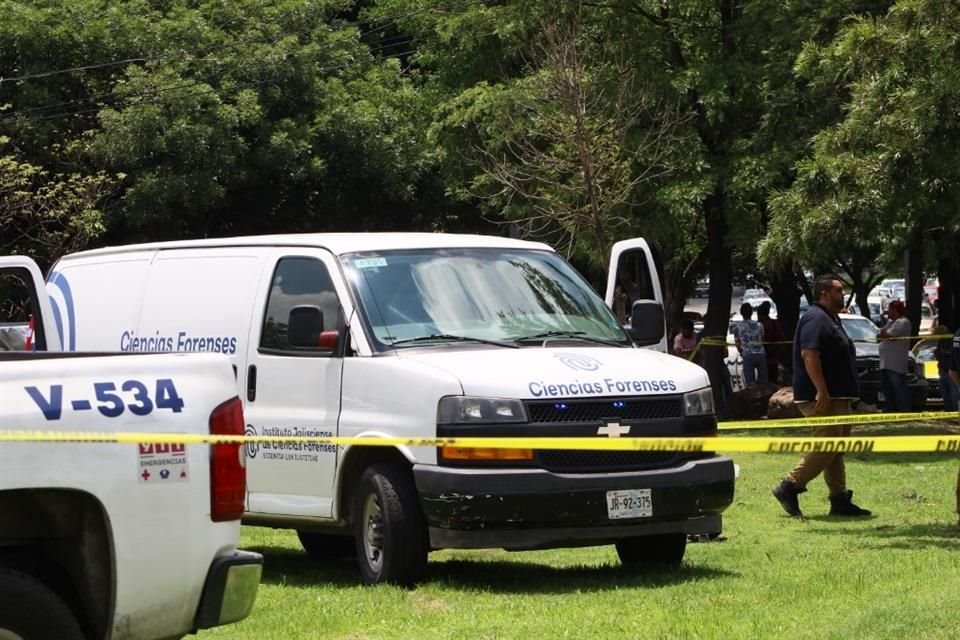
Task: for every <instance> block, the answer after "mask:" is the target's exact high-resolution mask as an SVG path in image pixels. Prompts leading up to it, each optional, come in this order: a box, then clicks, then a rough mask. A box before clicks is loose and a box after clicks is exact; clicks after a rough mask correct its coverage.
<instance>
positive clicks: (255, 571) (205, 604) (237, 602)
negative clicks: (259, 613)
mask: <svg viewBox="0 0 960 640" xmlns="http://www.w3.org/2000/svg"><path fill="white" fill-rule="evenodd" d="M262 572H263V556H262V555H260V554H259V553H253V552H250V551H234V552H233V553H231V554H230V555H226V556H220V557H218V558H215V559H214V561H213V563H212V564H211V565H210V570H209V571H207V580H206V582H205V583H204V585H203V595H201V596H200V607H199V608H198V609H197V617H196V623H195V627H196V629H209V628H211V627H217V626H220V625H224V624H230V623H231V622H237V621H238V620H243V619H244V618H246V617H247V616H248V615H250V611H251V609H253V602H254V600H255V599H256V596H257V587H258V586H259V585H260V575H261V573H262Z"/></svg>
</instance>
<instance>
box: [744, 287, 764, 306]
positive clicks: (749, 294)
mask: <svg viewBox="0 0 960 640" xmlns="http://www.w3.org/2000/svg"><path fill="white" fill-rule="evenodd" d="M769 297H770V296H769V295H768V294H767V292H766V291H765V290H764V289H744V291H743V295H742V296H740V302H749V303H750V304H753V302H752V300H753V299H754V298H769Z"/></svg>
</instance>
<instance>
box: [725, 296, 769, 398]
mask: <svg viewBox="0 0 960 640" xmlns="http://www.w3.org/2000/svg"><path fill="white" fill-rule="evenodd" d="M740 315H741V316H743V320H742V321H741V322H740V323H739V324H738V325H737V326H735V327H734V328H733V337H734V339H735V342H736V345H737V351H739V352H740V355H742V356H743V385H744V386H745V387H749V386H751V385H753V384H754V383H756V382H766V381H767V352H766V351H764V349H763V325H762V324H760V323H759V322H757V321H756V320H751V318H752V317H753V307H752V306H751V305H750V303H749V302H744V303H743V304H742V305H740Z"/></svg>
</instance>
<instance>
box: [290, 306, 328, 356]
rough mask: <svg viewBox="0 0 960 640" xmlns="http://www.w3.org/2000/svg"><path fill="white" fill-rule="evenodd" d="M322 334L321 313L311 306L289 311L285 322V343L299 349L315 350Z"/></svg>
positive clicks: (318, 308) (317, 308) (318, 309)
mask: <svg viewBox="0 0 960 640" xmlns="http://www.w3.org/2000/svg"><path fill="white" fill-rule="evenodd" d="M322 333H323V311H322V310H321V309H320V307H316V306H313V305H301V306H299V307H294V308H293V309H291V310H290V317H289V319H288V320H287V343H288V344H289V345H290V346H291V347H295V348H300V349H316V348H317V347H318V346H319V344H320V336H321V334H322Z"/></svg>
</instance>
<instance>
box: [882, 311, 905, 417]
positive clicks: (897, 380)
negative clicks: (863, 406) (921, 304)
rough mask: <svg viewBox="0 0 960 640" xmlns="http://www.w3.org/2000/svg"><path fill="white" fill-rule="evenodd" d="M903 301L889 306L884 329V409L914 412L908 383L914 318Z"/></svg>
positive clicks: (888, 411) (890, 411)
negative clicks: (911, 322)
mask: <svg viewBox="0 0 960 640" xmlns="http://www.w3.org/2000/svg"><path fill="white" fill-rule="evenodd" d="M906 313H907V307H906V305H904V304H903V301H902V300H893V301H892V302H891V303H890V304H888V305H887V316H888V317H889V318H890V319H889V320H888V321H887V324H885V325H884V326H883V328H882V329H880V383H881V388H882V389H883V411H884V413H893V412H895V411H903V412H906V411H910V388H909V387H908V386H907V358H909V355H908V354H909V353H910V341H909V337H910V335H912V334H911V333H910V332H911V330H912V327H911V326H910V320H908V319H907V315H906Z"/></svg>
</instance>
